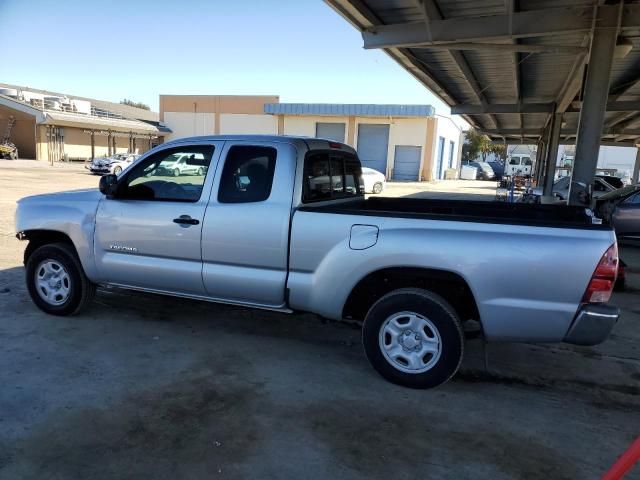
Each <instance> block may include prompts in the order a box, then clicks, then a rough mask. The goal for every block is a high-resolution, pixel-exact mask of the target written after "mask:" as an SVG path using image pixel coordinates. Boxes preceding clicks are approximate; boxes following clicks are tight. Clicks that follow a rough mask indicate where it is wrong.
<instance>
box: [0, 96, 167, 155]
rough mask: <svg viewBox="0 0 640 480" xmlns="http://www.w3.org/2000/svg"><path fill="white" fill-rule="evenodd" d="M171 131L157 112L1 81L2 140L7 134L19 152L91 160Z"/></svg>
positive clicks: (139, 147)
mask: <svg viewBox="0 0 640 480" xmlns="http://www.w3.org/2000/svg"><path fill="white" fill-rule="evenodd" d="M169 133H170V130H169V129H167V128H165V127H164V126H162V125H160V123H159V121H158V114H157V113H156V112H150V111H148V110H144V109H141V108H135V107H130V106H127V105H121V104H117V103H112V102H105V101H101V100H95V99H89V98H84V97H73V96H68V95H64V94H59V93H55V92H48V91H46V90H36V89H32V88H26V87H25V88H23V87H17V86H11V85H0V142H2V141H4V139H5V137H8V140H9V141H10V142H12V143H14V144H15V145H16V146H17V147H18V153H19V155H20V157H21V158H35V159H37V160H48V161H58V160H65V159H66V160H87V159H90V158H94V157H100V156H108V155H112V154H114V153H126V152H132V153H144V152H146V151H147V150H149V149H150V148H152V147H153V146H155V145H157V144H159V143H162V142H163V140H164V137H165V136H166V135H167V134H169Z"/></svg>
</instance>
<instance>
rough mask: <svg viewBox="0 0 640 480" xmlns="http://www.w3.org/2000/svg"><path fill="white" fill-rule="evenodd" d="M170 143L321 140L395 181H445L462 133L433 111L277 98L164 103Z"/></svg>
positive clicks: (193, 98) (184, 98) (164, 98)
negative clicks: (220, 137) (226, 138)
mask: <svg viewBox="0 0 640 480" xmlns="http://www.w3.org/2000/svg"><path fill="white" fill-rule="evenodd" d="M160 121H161V122H163V124H164V125H166V126H167V127H168V128H169V129H171V131H172V133H171V134H170V135H168V136H167V140H169V139H175V138H181V137H186V136H194V135H212V134H236V133H252V134H278V135H301V136H308V137H323V138H329V139H333V140H336V141H340V142H344V143H347V144H349V145H351V146H353V147H354V148H355V149H356V150H357V151H358V156H359V157H360V159H361V161H362V163H363V165H364V166H367V167H370V168H373V169H375V170H378V171H381V172H383V173H385V174H386V176H387V178H389V179H396V180H413V181H416V180H432V179H442V178H445V175H446V171H447V170H448V169H457V168H459V164H460V154H461V144H462V138H461V131H460V128H459V127H458V126H457V125H456V124H455V123H454V122H453V121H452V120H451V119H450V118H446V117H439V116H436V115H435V111H434V108H433V107H431V106H429V105H372V104H312V103H280V102H279V98H278V97H277V96H225V95H161V96H160Z"/></svg>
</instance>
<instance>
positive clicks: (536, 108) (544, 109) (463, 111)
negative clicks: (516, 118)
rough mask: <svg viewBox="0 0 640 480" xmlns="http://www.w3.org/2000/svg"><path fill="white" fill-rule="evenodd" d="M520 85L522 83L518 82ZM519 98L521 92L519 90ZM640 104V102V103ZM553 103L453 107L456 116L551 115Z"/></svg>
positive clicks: (452, 111)
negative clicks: (501, 114)
mask: <svg viewBox="0 0 640 480" xmlns="http://www.w3.org/2000/svg"><path fill="white" fill-rule="evenodd" d="M516 83H517V84H518V85H519V84H520V82H519V81H516ZM517 92H518V93H517V95H518V97H519V92H520V90H519V89H518V90H517ZM638 103H639V104H640V102H638ZM553 107H554V104H553V103H522V104H517V103H492V104H487V105H470V104H462V105H455V106H453V107H451V113H452V114H454V115H484V114H487V113H551V112H553Z"/></svg>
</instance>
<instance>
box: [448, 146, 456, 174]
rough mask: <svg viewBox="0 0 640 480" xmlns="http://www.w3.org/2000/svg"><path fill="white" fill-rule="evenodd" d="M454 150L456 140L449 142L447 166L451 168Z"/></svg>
mask: <svg viewBox="0 0 640 480" xmlns="http://www.w3.org/2000/svg"><path fill="white" fill-rule="evenodd" d="M455 151H456V142H451V141H450V142H449V168H453V153H454V152H455Z"/></svg>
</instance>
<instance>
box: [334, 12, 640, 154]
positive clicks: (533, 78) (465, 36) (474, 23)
mask: <svg viewBox="0 0 640 480" xmlns="http://www.w3.org/2000/svg"><path fill="white" fill-rule="evenodd" d="M326 2H327V3H328V4H329V5H331V6H332V7H333V8H334V9H335V10H337V11H338V12H339V13H340V14H341V15H342V16H344V17H345V18H346V19H347V20H348V21H349V22H351V23H352V24H353V25H354V26H355V27H356V28H358V29H359V30H361V31H362V32H363V33H362V35H363V39H364V47H365V48H382V49H384V51H386V52H387V53H388V54H389V55H390V56H391V57H392V58H394V59H395V60H396V61H397V62H398V63H399V64H400V65H402V66H403V67H404V68H405V69H406V70H408V71H409V72H410V73H411V74H412V75H414V76H415V77H416V78H417V79H418V80H419V81H420V82H421V83H423V84H424V85H425V86H426V87H428V88H429V89H430V90H431V91H432V92H433V93H434V94H436V95H437V96H438V97H439V98H441V99H442V100H443V101H444V102H445V103H446V104H447V105H449V106H450V107H451V108H452V113H454V114H460V115H463V116H464V118H465V119H466V120H467V121H468V122H469V123H470V124H471V125H473V126H474V127H475V128H477V129H478V130H481V131H483V132H485V133H487V134H488V135H489V136H490V137H492V138H495V139H504V138H506V139H507V140H511V141H513V140H520V141H522V140H524V141H526V142H530V143H531V142H536V141H538V139H539V138H540V137H541V136H542V135H543V130H544V128H545V127H546V126H548V124H549V121H550V117H551V115H552V114H553V112H554V111H555V112H557V113H563V114H564V115H563V121H562V130H561V138H562V139H564V140H567V141H571V139H572V138H574V137H575V136H576V133H577V128H578V119H579V113H580V108H581V100H582V98H581V92H582V87H583V84H584V81H583V79H584V71H585V65H586V64H587V63H588V59H589V45H590V37H591V34H592V29H593V27H594V26H595V25H597V26H598V27H617V26H618V22H619V21H620V25H619V36H618V45H617V46H616V53H615V56H614V61H613V65H612V68H611V76H610V89H609V101H608V102H607V113H606V116H605V121H604V129H603V134H602V141H603V143H606V144H611V143H613V144H618V145H631V146H633V145H635V143H636V140H638V139H640V116H639V115H638V112H639V111H640V3H631V2H629V1H627V2H625V5H624V7H623V11H622V15H621V17H620V18H619V6H618V4H598V3H594V2H588V1H579V0H553V1H549V0H506V1H500V0H498V1H496V0H423V1H421V0H326Z"/></svg>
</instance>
